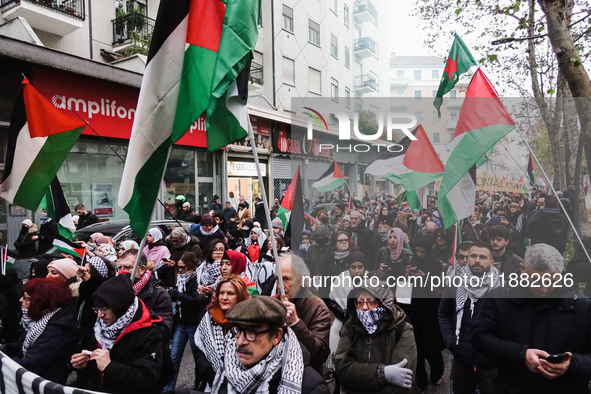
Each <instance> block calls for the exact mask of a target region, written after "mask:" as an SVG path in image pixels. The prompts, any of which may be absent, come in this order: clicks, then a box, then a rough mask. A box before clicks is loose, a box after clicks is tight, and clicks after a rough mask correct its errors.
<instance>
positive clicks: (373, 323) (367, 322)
mask: <svg viewBox="0 0 591 394" xmlns="http://www.w3.org/2000/svg"><path fill="white" fill-rule="evenodd" d="M356 312H357V317H358V318H359V321H360V322H361V324H362V325H363V328H365V330H366V331H367V333H368V334H373V333H374V332H376V330H377V329H378V326H379V325H380V323H381V322H382V320H383V319H384V317H386V308H384V307H383V306H380V307H378V308H373V309H370V310H367V311H360V310H357V311H356Z"/></svg>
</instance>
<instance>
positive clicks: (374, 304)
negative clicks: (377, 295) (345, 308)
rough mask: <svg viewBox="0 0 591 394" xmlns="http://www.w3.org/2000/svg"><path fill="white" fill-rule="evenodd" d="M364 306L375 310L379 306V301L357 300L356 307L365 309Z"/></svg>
mask: <svg viewBox="0 0 591 394" xmlns="http://www.w3.org/2000/svg"><path fill="white" fill-rule="evenodd" d="M363 305H367V306H368V307H370V308H375V307H377V306H378V300H374V299H373V298H372V299H369V300H355V306H356V307H357V308H363Z"/></svg>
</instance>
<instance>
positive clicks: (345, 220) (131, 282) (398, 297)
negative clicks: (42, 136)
mask: <svg viewBox="0 0 591 394" xmlns="http://www.w3.org/2000/svg"><path fill="white" fill-rule="evenodd" d="M215 197H217V196H215ZM353 197H355V196H353ZM563 199H564V197H563ZM214 201H215V204H216V205H215V206H214V204H212V210H211V211H210V212H209V213H205V214H204V215H202V216H199V218H198V220H197V219H196V218H195V217H194V216H191V217H193V219H192V220H193V221H195V223H194V224H193V225H192V227H191V230H190V231H189V232H188V231H187V230H185V229H184V228H182V227H178V228H177V227H175V228H173V229H172V231H171V232H170V234H169V235H168V236H166V237H165V235H164V234H163V232H162V230H161V229H160V228H157V227H154V228H150V229H149V231H148V236H147V238H146V242H147V244H146V246H145V248H144V249H143V250H140V249H139V246H138V244H137V243H136V242H134V241H130V240H126V241H122V242H120V243H119V244H118V245H117V244H115V243H114V242H113V240H112V239H111V238H109V237H107V236H105V235H103V234H100V233H94V234H92V235H91V237H90V240H89V241H88V243H86V244H83V246H84V248H85V256H84V258H83V261H82V263H80V264H77V263H76V262H75V261H74V260H73V259H68V258H63V259H59V260H55V261H51V262H49V261H42V260H38V261H35V262H34V263H33V264H32V265H31V275H30V278H27V279H31V280H29V281H28V282H26V283H25V285H24V287H23V286H22V282H21V281H19V280H13V279H14V278H13V279H11V278H9V277H5V276H0V284H2V285H3V288H2V289H0V319H1V323H2V324H1V325H0V339H1V340H2V343H3V346H2V348H3V349H5V351H6V352H9V354H10V356H11V357H14V359H15V360H17V361H18V362H21V363H22V364H23V366H25V367H26V368H28V369H30V370H31V371H33V372H36V373H38V374H39V375H40V376H42V377H44V378H47V379H50V380H53V381H55V382H58V383H64V382H66V379H67V378H68V375H69V374H70V372H71V370H72V369H74V370H75V371H76V374H75V375H72V377H71V379H70V382H73V383H72V384H73V385H75V386H77V387H81V388H89V389H94V390H101V391H107V392H114V393H118V392H137V391H140V390H141V391H142V392H154V393H156V392H174V390H175V389H176V385H177V377H178V374H179V371H180V369H181V360H182V357H183V352H184V350H185V348H186V345H187V342H189V345H190V349H191V352H192V356H193V359H194V363H195V371H194V374H193V375H194V376H193V380H194V382H193V384H194V387H193V389H194V390H197V391H198V392H211V393H226V392H228V393H233V392H235V393H239V392H240V393H242V392H260V393H267V392H269V393H289V392H303V393H327V392H329V390H328V386H327V383H331V382H332V384H334V385H335V386H336V388H335V390H336V392H338V390H340V391H341V392H344V393H350V394H351V393H361V392H368V391H372V392H374V391H375V392H379V393H382V392H383V393H409V392H411V390H412V389H413V388H414V389H418V390H420V391H428V390H429V389H430V386H438V385H440V384H441V382H442V381H443V380H444V379H446V378H447V376H444V375H445V373H444V371H445V370H444V365H445V358H446V357H449V354H451V355H452V358H451V374H450V376H449V378H450V381H451V386H452V389H453V392H454V393H474V392H475V390H476V389H477V390H479V392H481V393H500V392H503V393H504V392H508V393H511V392H523V391H524V390H526V387H529V386H531V387H535V390H533V389H532V390H533V391H535V392H541V393H544V392H573V393H578V392H581V393H583V392H588V391H585V387H587V389H588V383H589V377H590V376H591V371H590V370H591V367H590V365H591V361H590V360H591V343H590V342H589V341H590V340H589V339H588V336H587V335H586V334H584V333H586V332H589V328H591V314H590V313H588V311H587V309H589V308H588V299H587V298H586V297H585V296H584V295H582V294H581V293H580V292H579V287H578V285H579V284H583V283H586V282H590V281H591V262H589V261H587V259H586V256H585V254H584V253H583V249H582V248H581V247H577V248H576V253H575V256H574V257H573V261H572V263H571V264H572V265H569V269H568V271H569V272H572V273H573V274H574V275H575V277H574V281H573V283H572V285H568V286H566V284H565V285H564V287H563V288H561V289H559V288H557V287H551V286H545V287H544V286H542V287H541V288H540V287H537V288H536V287H533V286H532V287H531V288H530V287H528V285H527V281H526V282H523V281H522V282H519V280H517V281H515V280H514V281H513V282H511V283H514V284H515V283H517V285H513V286H509V285H508V284H509V283H510V282H509V278H513V279H515V278H518V279H519V278H521V277H522V275H526V276H527V277H531V276H532V275H534V274H540V275H541V274H545V273H548V274H556V273H560V274H563V275H566V274H565V273H564V272H563V268H564V265H565V264H564V261H563V257H562V255H563V254H564V250H565V245H566V239H567V236H568V226H567V220H566V216H565V212H563V211H562V210H561V209H560V208H559V205H558V203H559V201H561V200H559V199H558V198H557V197H555V196H552V195H547V194H545V193H543V192H541V191H537V190H536V191H533V192H532V193H531V195H530V196H528V197H526V196H525V195H521V194H510V193H502V192H497V193H483V192H479V193H478V195H477V196H476V198H475V209H474V213H473V214H472V215H470V217H468V218H466V219H464V220H462V221H461V222H460V223H458V225H457V226H452V227H451V228H447V229H446V228H444V227H443V225H442V222H443V221H442V218H441V215H440V214H439V212H438V211H437V199H436V196H429V197H428V199H427V204H426V206H425V207H424V209H422V210H414V211H413V210H411V209H410V208H409V206H408V204H407V203H404V202H400V201H398V199H397V198H396V196H388V195H385V194H382V195H379V196H378V195H374V196H370V195H369V193H366V195H365V196H364V197H363V198H362V199H361V200H353V201H352V203H353V205H354V208H350V206H351V200H350V197H349V195H348V194H346V193H340V192H333V193H331V194H330V195H326V196H320V197H319V198H317V199H316V204H323V205H322V206H320V207H315V206H312V207H310V209H311V211H310V215H314V216H315V218H314V219H313V220H311V221H307V222H306V225H305V227H304V228H303V229H302V230H301V232H299V229H298V232H299V233H297V234H296V233H293V234H290V232H289V231H287V232H286V231H285V227H284V223H283V221H282V220H281V218H279V217H276V214H277V212H278V209H279V204H280V201H279V199H276V201H275V202H274V203H275V204H274V206H273V212H272V213H273V215H272V221H271V223H270V226H269V227H270V229H267V228H266V225H265V223H266V220H265V219H266V218H264V209H263V204H262V200H261V199H260V198H254V200H253V207H252V213H253V214H254V217H253V215H251V211H250V210H249V206H248V202H247V201H246V200H245V199H244V198H243V197H241V198H240V203H239V205H238V212H237V211H236V210H235V209H234V208H233V207H232V204H233V202H232V200H228V201H227V202H226V204H225V208H222V201H221V200H220V199H219V198H215V199H214ZM569 201H570V200H569ZM236 202H237V201H236ZM327 203H328V204H327ZM184 204H187V202H186V201H181V200H179V211H180V208H181V207H182V208H183V209H184V211H183V212H184V214H185V215H191V213H192V211H191V210H190V205H189V206H186V205H184ZM307 204H309V202H307ZM571 205H572V204H571ZM216 206H217V208H216ZM320 208H322V209H320ZM77 211H80V212H78V213H79V215H80V219H79V220H80V221H81V222H82V223H83V225H84V224H85V223H88V221H89V219H92V218H91V217H90V216H89V215H90V214H89V213H88V212H87V211H86V210H85V209H84V208H83V207H82V208H81V209H80V210H79V209H78V207H77ZM187 217H188V216H187ZM37 234H38V229H36V228H35V225H34V224H33V223H32V222H30V221H27V220H25V221H23V224H22V228H21V231H20V233H19V238H18V240H17V242H18V245H17V246H18V251H19V254H20V255H23V256H24V255H27V254H29V253H36V248H37V245H39V241H38V240H39V239H40V237H39V236H38V235H37ZM34 237H37V238H34ZM292 237H296V238H293V240H294V241H298V242H297V245H298V246H297V248H294V250H291V248H290V246H291V244H292ZM273 240H274V241H275V243H276V246H277V252H278V253H277V255H278V260H277V259H276V258H275V255H274V253H273V250H272V249H273V247H272V243H273V242H272V241H273ZM462 241H463V242H462ZM294 245H296V243H295V242H294ZM586 247H587V248H588V249H591V241H589V242H588V245H587V246H586ZM33 248H34V249H35V250H33ZM135 264H138V266H137V267H136V269H135V270H134V266H135ZM132 272H135V275H134V276H135V277H133V278H131V274H132ZM9 274H10V275H11V277H13V276H14V275H13V274H14V272H13V270H9ZM45 277H47V278H45ZM279 277H281V280H280V278H279ZM392 278H394V279H404V280H405V281H404V282H403V283H402V284H401V282H400V281H394V282H389V280H390V279H392ZM432 278H448V279H449V280H450V281H449V282H447V286H444V284H445V283H441V284H439V285H436V286H434V287H433V288H431V287H429V282H425V284H426V285H417V284H416V283H421V281H428V280H429V279H432ZM455 278H465V280H464V281H460V282H459V284H457V285H456V284H455V282H454V284H453V285H450V284H451V283H452V282H451V279H455ZM368 279H375V280H376V281H377V282H376V283H379V285H376V283H374V282H371V281H368ZM323 280H324V281H323ZM327 280H328V283H327ZM472 280H475V281H472ZM333 281H335V282H336V283H337V285H336V286H333V285H332V284H333ZM413 281H414V282H413ZM417 281H418V282H417ZM409 282H412V283H415V284H409ZM280 283H282V286H280ZM431 283H432V282H431ZM523 283H525V285H524V284H523ZM564 283H566V282H564ZM4 285H6V286H4ZM44 286H45V287H44ZM49 288H56V289H58V288H59V289H61V290H60V291H56V295H57V294H61V293H63V295H64V296H63V299H54V298H51V297H44V296H43V294H45V293H46V292H47V291H48V290H47V289H49ZM589 289H591V286H589ZM589 289H587V288H585V291H586V293H591V290H589ZM63 290H66V291H63ZM60 292H61V293H60ZM18 297H22V298H21V303H22V308H21V305H20V304H19V302H18ZM503 297H504V298H503ZM56 338H58V339H59V338H62V339H60V340H61V341H62V346H60V347H59V348H57V347H56V343H57V342H56V340H55V339H56ZM54 348H55V350H51V349H54ZM445 348H447V349H448V350H449V353H445V352H443V350H444V349H445ZM46 352H49V353H48V354H50V355H51V357H47V360H50V361H46V359H43V360H41V359H39V358H38V356H37V355H38V354H44V353H46ZM562 353H564V354H562ZM552 355H556V357H549V356H552ZM546 358H548V359H547V360H546ZM427 364H429V366H427ZM428 371H430V374H429V373H428ZM74 376H75V378H74ZM586 384H587V386H586Z"/></svg>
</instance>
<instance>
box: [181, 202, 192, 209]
mask: <svg viewBox="0 0 591 394" xmlns="http://www.w3.org/2000/svg"><path fill="white" fill-rule="evenodd" d="M185 207H186V208H191V203H190V202H188V201H187V202H184V203H183V208H185Z"/></svg>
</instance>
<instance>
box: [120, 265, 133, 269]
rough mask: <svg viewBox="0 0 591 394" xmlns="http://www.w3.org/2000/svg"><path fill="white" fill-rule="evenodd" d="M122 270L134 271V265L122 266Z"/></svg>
mask: <svg viewBox="0 0 591 394" xmlns="http://www.w3.org/2000/svg"><path fill="white" fill-rule="evenodd" d="M121 269H124V270H132V269H133V265H122V266H121Z"/></svg>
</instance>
